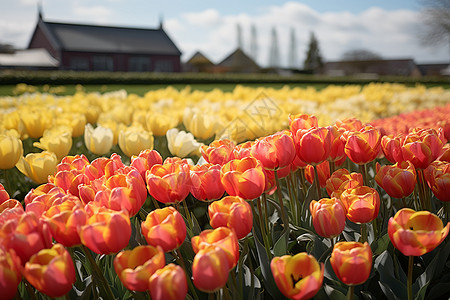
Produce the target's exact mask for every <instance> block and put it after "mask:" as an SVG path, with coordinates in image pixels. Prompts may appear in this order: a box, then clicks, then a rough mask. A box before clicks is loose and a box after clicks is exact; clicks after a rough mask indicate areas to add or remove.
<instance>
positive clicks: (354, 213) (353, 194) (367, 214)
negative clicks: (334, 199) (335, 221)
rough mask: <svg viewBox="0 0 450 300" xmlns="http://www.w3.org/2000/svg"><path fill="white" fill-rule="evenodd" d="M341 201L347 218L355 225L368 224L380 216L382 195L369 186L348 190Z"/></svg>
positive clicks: (343, 193) (342, 195) (344, 192)
mask: <svg viewBox="0 0 450 300" xmlns="http://www.w3.org/2000/svg"><path fill="white" fill-rule="evenodd" d="M341 201H342V204H343V205H344V207H345V210H346V212H347V218H348V219H349V220H350V221H352V222H354V223H368V222H370V221H372V220H373V219H375V218H376V217H377V216H378V212H379V210H380V195H378V192H377V191H376V190H375V189H373V188H371V187H368V186H359V187H356V188H350V189H346V190H345V191H343V192H342V194H341Z"/></svg>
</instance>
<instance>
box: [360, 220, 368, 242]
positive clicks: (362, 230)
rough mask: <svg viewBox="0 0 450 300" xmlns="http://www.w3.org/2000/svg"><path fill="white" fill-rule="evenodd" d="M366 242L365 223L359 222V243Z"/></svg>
mask: <svg viewBox="0 0 450 300" xmlns="http://www.w3.org/2000/svg"><path fill="white" fill-rule="evenodd" d="M365 242H367V224H366V223H362V224H361V243H363V244H364V243H365Z"/></svg>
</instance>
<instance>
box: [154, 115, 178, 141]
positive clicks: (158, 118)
mask: <svg viewBox="0 0 450 300" xmlns="http://www.w3.org/2000/svg"><path fill="white" fill-rule="evenodd" d="M177 125H178V116H172V115H169V114H155V113H151V112H150V113H148V114H147V129H148V130H149V131H151V132H152V133H153V135H155V136H164V135H165V134H166V132H167V131H168V130H169V129H170V128H174V127H176V126H177Z"/></svg>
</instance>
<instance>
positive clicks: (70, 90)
mask: <svg viewBox="0 0 450 300" xmlns="http://www.w3.org/2000/svg"><path fill="white" fill-rule="evenodd" d="M236 85H237V84H228V83H218V84H189V85H186V84H171V85H170V86H172V87H173V88H175V89H177V90H181V89H184V88H185V87H186V86H190V87H191V89H192V90H201V91H211V90H213V89H216V88H217V89H221V90H223V91H225V92H230V91H232V90H233V89H234V88H235V87H236ZM242 85H243V86H248V87H254V88H256V87H261V86H264V87H271V88H275V89H281V88H282V87H283V86H285V85H286V84H282V83H273V84H260V83H259V84H258V83H250V84H242ZM288 85H289V86H290V87H304V88H306V87H308V86H313V87H315V88H316V89H322V88H324V87H326V86H327V85H328V84H311V83H309V84H288ZM167 86H169V85H165V84H152V85H140V84H108V85H83V87H84V89H85V91H86V92H101V93H105V92H110V91H117V90H121V89H125V90H126V91H127V92H128V93H129V94H136V95H139V96H143V95H144V94H145V93H146V92H148V91H151V90H158V89H164V88H166V87H167ZM15 87H16V86H15V85H2V86H0V96H12V95H13V90H14V88H15ZM35 87H36V88H37V90H38V91H43V86H39V85H37V86H35ZM55 87H57V86H55ZM64 87H65V92H64V93H62V94H64V95H73V94H74V93H75V91H76V86H75V85H64Z"/></svg>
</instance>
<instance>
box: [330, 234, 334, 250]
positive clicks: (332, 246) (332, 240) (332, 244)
mask: <svg viewBox="0 0 450 300" xmlns="http://www.w3.org/2000/svg"><path fill="white" fill-rule="evenodd" d="M330 242H331V251H333V248H334V237H332V238H330Z"/></svg>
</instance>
